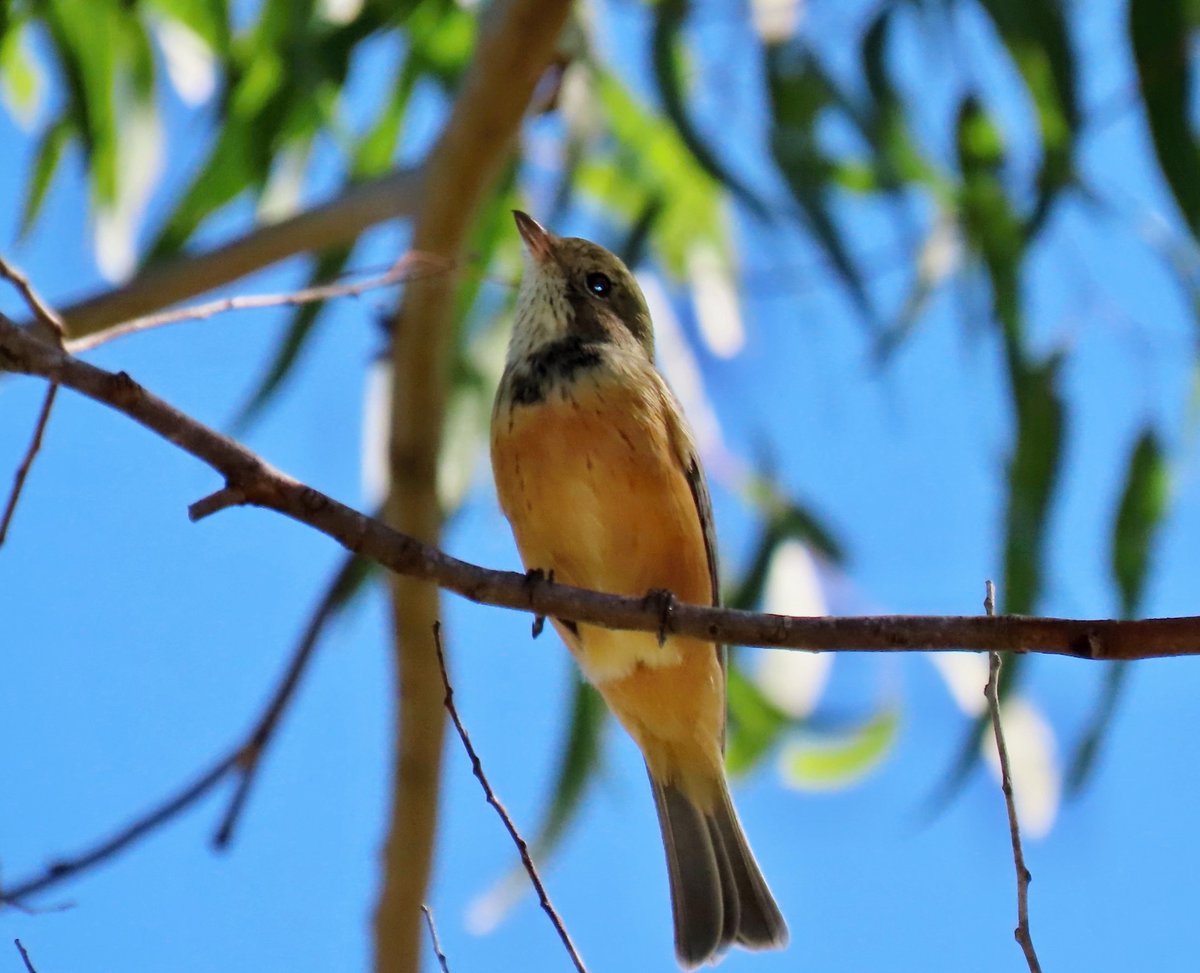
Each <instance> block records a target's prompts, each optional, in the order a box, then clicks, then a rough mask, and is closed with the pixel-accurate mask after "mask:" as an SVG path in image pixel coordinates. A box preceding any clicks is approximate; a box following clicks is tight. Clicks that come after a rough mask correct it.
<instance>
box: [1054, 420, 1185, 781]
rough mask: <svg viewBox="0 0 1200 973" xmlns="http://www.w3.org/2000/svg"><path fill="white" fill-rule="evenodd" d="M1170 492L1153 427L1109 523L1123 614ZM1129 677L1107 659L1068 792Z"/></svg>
mask: <svg viewBox="0 0 1200 973" xmlns="http://www.w3.org/2000/svg"><path fill="white" fill-rule="evenodd" d="M1169 494H1170V471H1169V469H1168V466H1167V461H1166V456H1165V455H1164V454H1163V451H1162V446H1161V445H1160V444H1159V442H1158V437H1157V436H1156V435H1155V434H1154V431H1153V430H1151V429H1147V430H1146V431H1145V432H1143V433H1142V434H1141V436H1139V437H1138V441H1137V445H1136V446H1135V447H1134V449H1133V455H1132V456H1131V457H1130V460H1129V471H1128V473H1127V474H1126V477H1125V490H1124V492H1123V493H1122V495H1121V505H1120V507H1119V509H1118V511H1117V517H1116V522H1115V524H1114V525H1113V542H1112V572H1113V580H1114V581H1115V582H1116V585H1117V590H1118V591H1119V592H1120V596H1121V614H1122V616H1123V617H1125V618H1133V617H1135V616H1136V615H1137V614H1138V612H1139V610H1140V607H1141V603H1142V592H1143V591H1144V589H1145V582H1146V575H1147V573H1148V571H1149V567H1150V554H1151V551H1152V549H1153V546H1154V537H1155V534H1156V533H1157V531H1158V528H1159V527H1160V526H1161V525H1162V522H1163V517H1164V516H1165V514H1166V511H1167V502H1168V499H1169ZM1128 676H1129V663H1127V662H1112V663H1109V664H1108V665H1107V667H1106V671H1105V679H1104V687H1103V689H1102V690H1101V693H1100V698H1099V700H1098V701H1097V703H1096V708H1095V711H1094V712H1093V713H1092V718H1091V719H1090V720H1089V722H1088V725H1087V728H1086V729H1085V730H1084V732H1083V735H1082V737H1081V738H1080V741H1079V744H1078V745H1077V746H1076V748H1075V753H1074V755H1073V756H1072V758H1071V764H1070V767H1069V769H1068V771H1067V793H1068V794H1071V795H1074V794H1077V793H1078V792H1079V790H1080V789H1081V788H1082V787H1083V785H1084V784H1085V783H1087V779H1088V777H1089V776H1090V774H1091V773H1092V771H1093V770H1094V769H1095V765H1096V759H1097V757H1098V756H1099V753H1100V750H1101V748H1102V746H1103V744H1104V740H1105V738H1106V736H1107V734H1108V732H1109V730H1110V729H1111V728H1112V721H1113V716H1114V714H1115V713H1116V709H1117V705H1118V703H1119V702H1120V699H1121V693H1122V691H1123V690H1124V687H1125V684H1126V682H1127V680H1128Z"/></svg>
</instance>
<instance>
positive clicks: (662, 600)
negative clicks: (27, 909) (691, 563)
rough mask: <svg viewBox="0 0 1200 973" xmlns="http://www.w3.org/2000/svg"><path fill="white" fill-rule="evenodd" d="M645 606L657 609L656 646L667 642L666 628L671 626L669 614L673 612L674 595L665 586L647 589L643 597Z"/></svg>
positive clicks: (660, 646) (661, 645)
mask: <svg viewBox="0 0 1200 973" xmlns="http://www.w3.org/2000/svg"><path fill="white" fill-rule="evenodd" d="M643 602H644V604H645V605H646V607H647V608H654V609H656V610H657V611H658V646H659V648H662V647H663V646H664V645H666V644H667V629H669V628H670V627H671V616H672V615H673V614H674V613H675V596H674V595H673V594H672V593H671V592H670V591H668V590H667V589H666V588H655V589H654V590H653V591H648V592H647V593H646V597H645V598H644V599H643Z"/></svg>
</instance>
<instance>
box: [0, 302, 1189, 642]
mask: <svg viewBox="0 0 1200 973" xmlns="http://www.w3.org/2000/svg"><path fill="white" fill-rule="evenodd" d="M0 369H4V370H7V371H13V372H22V373H26V374H31V375H39V376H41V377H43V378H46V379H49V380H51V381H55V382H58V383H59V384H61V385H64V386H66V387H67V388H70V389H73V390H74V391H76V392H79V393H81V394H83V395H85V396H87V397H89V398H91V399H94V400H95V401H97V402H100V403H102V404H104V405H107V406H109V407H111V408H113V409H115V410H116V411H118V412H121V413H123V414H124V415H126V416H128V417H129V418H131V419H133V420H134V421H136V422H138V423H140V424H141V425H143V426H145V427H146V428H147V429H150V430H152V431H153V432H156V433H158V434H159V435H160V436H162V437H163V438H164V439H167V440H169V441H170V442H172V443H174V444H175V445H176V446H178V447H179V448H180V449H182V450H184V451H185V452H187V453H190V454H191V455H192V456H195V457H196V458H197V459H199V460H201V461H203V462H205V463H207V464H208V465H209V466H211V467H212V468H213V469H214V470H216V471H217V472H219V473H220V474H221V475H222V476H224V477H225V480H226V484H227V485H228V486H230V487H231V488H233V489H237V490H240V491H241V493H242V495H243V497H244V500H243V502H244V503H246V504H249V505H252V506H257V507H263V508H266V509H269V510H274V511H276V512H277V513H281V514H283V515H284V516H286V517H290V518H292V519H293V520H296V521H298V522H300V523H303V524H307V525H308V526H310V527H312V528H314V529H315V530H319V531H320V532H321V533H323V534H326V535H327V536H329V537H331V538H333V539H334V540H335V541H337V542H338V543H339V544H341V545H342V546H343V547H344V548H346V550H348V551H352V552H353V553H355V554H360V555H362V556H363V557H366V558H369V559H370V560H372V561H375V562H376V563H378V564H380V565H381V566H383V567H385V568H387V569H388V570H390V571H392V572H394V573H396V574H401V575H404V576H406V577H411V578H417V579H421V580H423V581H426V582H433V583H434V584H436V585H437V586H438V587H441V588H446V589H448V590H450V591H454V592H456V593H458V594H460V595H462V596H463V597H464V598H467V599H469V600H471V601H475V602H479V603H480V604H487V605H495V606H498V607H502V608H512V609H516V610H518V611H526V612H530V613H532V614H534V615H546V616H547V617H554V618H566V619H571V620H573V621H577V622H587V623H589V624H592V625H602V626H604V627H606V628H616V629H630V630H636V631H643V632H657V631H659V629H660V628H661V627H662V625H663V617H662V612H661V611H660V610H659V608H658V607H657V606H656V605H654V604H650V603H648V602H647V600H646V599H645V598H626V597H622V596H619V595H606V594H601V593H599V592H595V591H588V590H586V589H583V588H573V587H571V586H569V585H563V584H557V583H554V582H551V581H548V580H546V579H545V578H541V577H537V576H529V575H525V574H519V573H517V572H514V571H494V570H489V569H487V568H482V567H478V566H476V565H473V564H468V563H467V562H466V561H460V560H459V559H458V558H455V557H451V556H450V555H449V554H446V553H444V552H442V551H440V550H438V549H437V548H435V547H433V546H431V545H428V544H423V543H421V542H420V541H418V540H416V539H415V538H413V537H410V536H408V535H407V534H403V533H400V532H399V531H396V530H393V529H392V528H390V527H388V526H387V525H385V524H383V523H381V522H380V521H378V520H375V519H373V518H371V517H367V516H365V515H363V514H361V513H358V512H357V511H355V510H353V509H351V508H350V507H347V506H346V505H345V504H342V503H339V502H338V501H337V500H334V499H333V498H332V497H329V496H327V495H326V494H324V493H321V492H320V491H319V490H315V489H313V488H312V487H310V486H306V485H305V484H303V483H300V482H299V481H297V480H295V479H293V478H292V477H290V476H287V475H286V474H284V473H281V472H279V471H278V470H276V469H274V468H273V467H271V466H270V465H269V464H267V463H266V462H265V461H264V460H262V459H261V458H260V457H258V456H257V455H255V454H254V453H252V452H251V451H250V450H248V449H246V448H245V447H244V446H242V445H241V444H239V443H237V442H235V441H234V440H232V439H229V438H228V437H226V436H223V435H221V434H220V433H219V432H216V431H215V430H213V429H210V428H208V427H207V426H205V425H203V424H202V423H200V422H197V421H196V420H195V419H192V418H191V417H190V416H187V415H185V414H184V413H182V412H180V411H178V410H177V409H175V408H173V407H172V406H171V405H169V404H167V403H166V402H164V401H163V400H162V399H160V398H158V397H157V396H155V395H153V394H152V393H150V392H148V391H147V390H146V389H144V388H143V387H142V386H140V385H138V384H137V383H136V382H135V381H134V380H133V379H131V378H130V377H129V376H128V375H127V374H125V373H124V372H108V371H105V370H104V369H101V368H97V367H95V366H94V365H91V364H88V363H87V362H84V361H81V360H79V359H77V358H74V357H73V356H71V355H69V354H67V353H66V352H64V351H61V350H59V349H57V348H54V347H51V346H49V345H46V344H45V343H44V342H42V341H39V340H38V339H37V338H34V337H33V336H32V335H30V334H29V333H27V332H26V331H24V330H23V329H22V328H20V327H18V326H16V325H15V324H13V323H12V322H11V321H9V320H7V319H6V318H4V317H3V316H0ZM666 628H667V631H668V633H669V634H675V635H690V636H692V637H695V638H701V639H705V640H708V641H715V642H725V643H729V644H732V645H751V646H765V647H771V648H791V649H809V650H825V651H829V650H846V651H914V650H923V651H939V650H945V651H961V650H964V649H965V650H972V651H987V650H991V649H994V650H997V651H1002V652H1040V653H1046V654H1051V655H1065V656H1071V657H1074V658H1079V659H1104V660H1112V659H1151V658H1164V657H1170V656H1186V655H1200V617H1186V618H1152V619H1146V620H1143V621H1136V622H1129V621H1115V620H1112V619H1064V618H1036V617H1030V616H1022V615H997V616H994V617H990V618H989V617H987V616H980V615H966V616H942V615H933V616H928V615H873V616H858V617H847V618H838V617H829V616H825V617H798V616H791V615H774V614H769V613H759V612H748V611H739V610H736V609H730V608H713V607H706V606H702V605H691V604H687V603H685V602H678V601H677V602H675V604H674V606H673V609H672V612H671V615H670V618H669V619H667V625H666Z"/></svg>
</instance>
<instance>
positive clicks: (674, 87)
mask: <svg viewBox="0 0 1200 973" xmlns="http://www.w3.org/2000/svg"><path fill="white" fill-rule="evenodd" d="M687 10H688V0H660V2H659V3H657V4H655V6H654V30H653V36H652V40H651V43H652V50H653V53H654V79H655V81H656V82H657V83H658V92H659V95H660V96H661V98H662V101H663V111H664V112H665V113H666V115H667V118H669V119H670V120H671V122H672V124H674V126H675V129H676V131H678V133H679V137H680V138H681V139H682V140H683V144H684V145H686V146H687V147H688V150H689V151H690V152H691V153H692V156H693V157H694V158H695V159H696V161H697V162H698V163H700V166H701V167H702V168H703V169H704V171H705V172H707V173H708V174H709V175H710V176H712V177H713V179H715V180H716V181H717V182H719V183H721V184H722V185H724V186H726V187H728V189H729V191H730V192H731V193H733V195H734V196H736V197H737V198H738V199H740V200H741V201H742V202H743V203H745V204H746V206H747V207H748V208H749V209H750V210H751V211H752V212H753V213H755V214H756V215H757V216H759V217H761V218H763V219H766V218H767V217H768V216H770V212H771V211H770V208H769V207H768V206H767V204H766V203H765V202H763V200H762V199H760V198H759V195H758V193H756V192H754V190H752V189H751V188H750V187H749V186H748V185H747V184H746V182H745V181H744V180H742V179H740V178H739V177H737V176H735V175H734V174H733V173H732V172H731V171H730V170H729V167H728V166H727V165H725V163H724V162H722V161H721V159H719V158H718V156H717V154H716V152H715V151H714V150H713V148H712V146H711V145H709V144H708V143H707V142H706V141H705V140H704V138H703V137H702V136H701V135H700V133H699V132H698V131H697V130H696V126H695V124H694V123H693V122H692V119H691V116H690V115H689V113H688V108H687V93H686V82H685V80H684V66H683V61H684V48H683V45H682V44H681V42H680V36H679V35H680V32H681V30H682V27H683V23H684V20H685V18H686V17H687Z"/></svg>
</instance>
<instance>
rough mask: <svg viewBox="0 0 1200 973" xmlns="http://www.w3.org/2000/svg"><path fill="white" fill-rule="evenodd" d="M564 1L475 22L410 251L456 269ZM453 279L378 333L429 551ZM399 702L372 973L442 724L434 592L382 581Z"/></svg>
mask: <svg viewBox="0 0 1200 973" xmlns="http://www.w3.org/2000/svg"><path fill="white" fill-rule="evenodd" d="M569 8H570V3H569V2H568V0H497V2H495V3H492V4H490V5H489V6H488V7H487V8H486V11H485V13H483V14H482V15H481V17H480V31H479V35H478V38H479V39H478V42H477V45H476V49H475V51H474V54H473V57H472V59H471V64H470V66H469V68H468V69H467V72H466V74H465V75H464V77H463V79H462V83H461V85H460V87H459V90H458V93H457V95H456V97H455V100H454V105H453V107H452V108H451V110H450V113H449V116H448V118H447V119H446V124H445V127H444V128H443V129H442V131H441V134H440V135H439V137H438V140H437V142H436V144H435V145H434V147H433V149H432V150H431V151H430V153H429V156H428V158H427V160H426V163H425V171H426V173H427V176H426V183H425V186H424V188H423V192H422V195H421V202H420V207H419V209H418V210H417V213H416V216H415V219H414V221H413V237H412V247H413V248H414V249H416V250H419V251H421V252H422V253H429V254H435V255H437V256H439V257H441V258H442V259H444V260H446V261H448V262H449V263H450V264H451V265H452V266H462V264H463V258H464V256H465V251H466V247H467V244H468V241H469V238H470V233H471V230H472V228H473V227H474V226H475V224H476V222H477V217H478V213H479V211H480V208H481V206H482V204H483V202H484V200H486V199H487V197H488V195H489V194H490V193H492V192H493V191H494V188H493V187H494V186H495V184H496V181H497V179H498V178H499V176H500V174H501V172H502V171H503V168H504V166H505V164H506V163H507V162H508V161H509V160H510V159H511V158H512V155H513V151H514V149H515V147H516V140H517V135H518V133H519V130H520V126H521V120H522V118H523V117H524V115H525V112H526V111H527V109H528V107H529V105H530V102H531V100H532V98H533V94H534V89H535V87H536V85H537V82H538V80H539V79H540V78H541V77H542V76H543V74H544V73H545V71H546V68H547V67H548V66H549V64H550V63H551V61H552V60H553V56H554V53H555V46H556V44H557V42H558V38H559V35H560V34H561V32H562V28H563V25H564V24H565V22H566V17H567V12H568V10H569ZM459 287H460V277H459V275H457V274H442V275H439V276H436V277H427V278H425V279H423V280H420V281H416V282H414V283H413V284H412V285H411V286H409V287H406V288H405V291H404V297H403V300H402V302H401V304H400V306H399V307H398V308H397V311H396V314H395V315H394V317H393V319H392V321H391V334H392V355H391V358H392V401H391V410H390V411H391V420H392V425H391V432H390V436H389V441H388V451H389V452H388V458H389V461H390V462H389V471H390V481H391V482H390V492H389V502H388V506H387V510H386V514H385V519H386V521H387V523H388V524H389V525H390V526H391V527H393V528H395V529H397V530H399V531H403V532H404V533H405V534H408V535H409V536H410V537H412V538H414V539H415V540H417V541H420V542H422V543H424V544H429V545H436V544H437V543H438V539H439V536H440V531H441V520H442V507H441V500H440V497H439V495H438V483H437V470H438V462H439V460H440V458H441V454H442V435H443V425H444V422H445V415H446V401H447V396H448V389H449V384H450V373H451V365H452V360H453V352H454V345H455V341H456V336H457V334H458V329H457V327H456V323H457V322H456V321H455V314H456V307H457V305H458V300H457V297H458V293H459ZM391 609H392V630H393V650H394V658H395V664H396V673H397V682H398V692H399V703H398V705H397V707H396V722H395V731H394V733H395V751H394V753H395V756H394V761H395V772H394V779H393V798H392V807H391V813H390V820H389V821H388V825H387V828H388V837H387V843H386V847H385V850H384V876H383V887H382V889H381V891H380V894H379V900H378V905H377V906H376V910H375V970H376V973H416V971H417V970H418V969H419V968H420V966H421V962H420V960H421V950H422V947H423V944H424V937H423V935H422V931H421V915H420V911H419V910H420V906H421V904H422V903H423V902H424V901H425V899H426V897H427V894H428V893H427V889H428V885H429V876H430V872H431V869H432V865H433V851H434V839H435V834H436V828H437V821H438V801H439V798H440V780H441V762H442V751H443V749H444V733H445V723H446V719H445V714H444V713H443V712H442V708H441V701H440V698H439V697H440V695H441V693H440V678H439V675H438V667H437V660H436V659H435V658H434V656H433V652H432V648H431V646H430V645H429V628H430V626H431V625H432V624H433V623H434V622H435V621H436V620H437V618H438V616H439V614H440V609H441V605H440V602H439V595H438V592H437V591H436V590H433V589H431V588H430V587H429V586H428V585H421V584H416V583H414V582H412V581H411V580H409V579H408V578H401V577H395V578H392V579H391Z"/></svg>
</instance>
